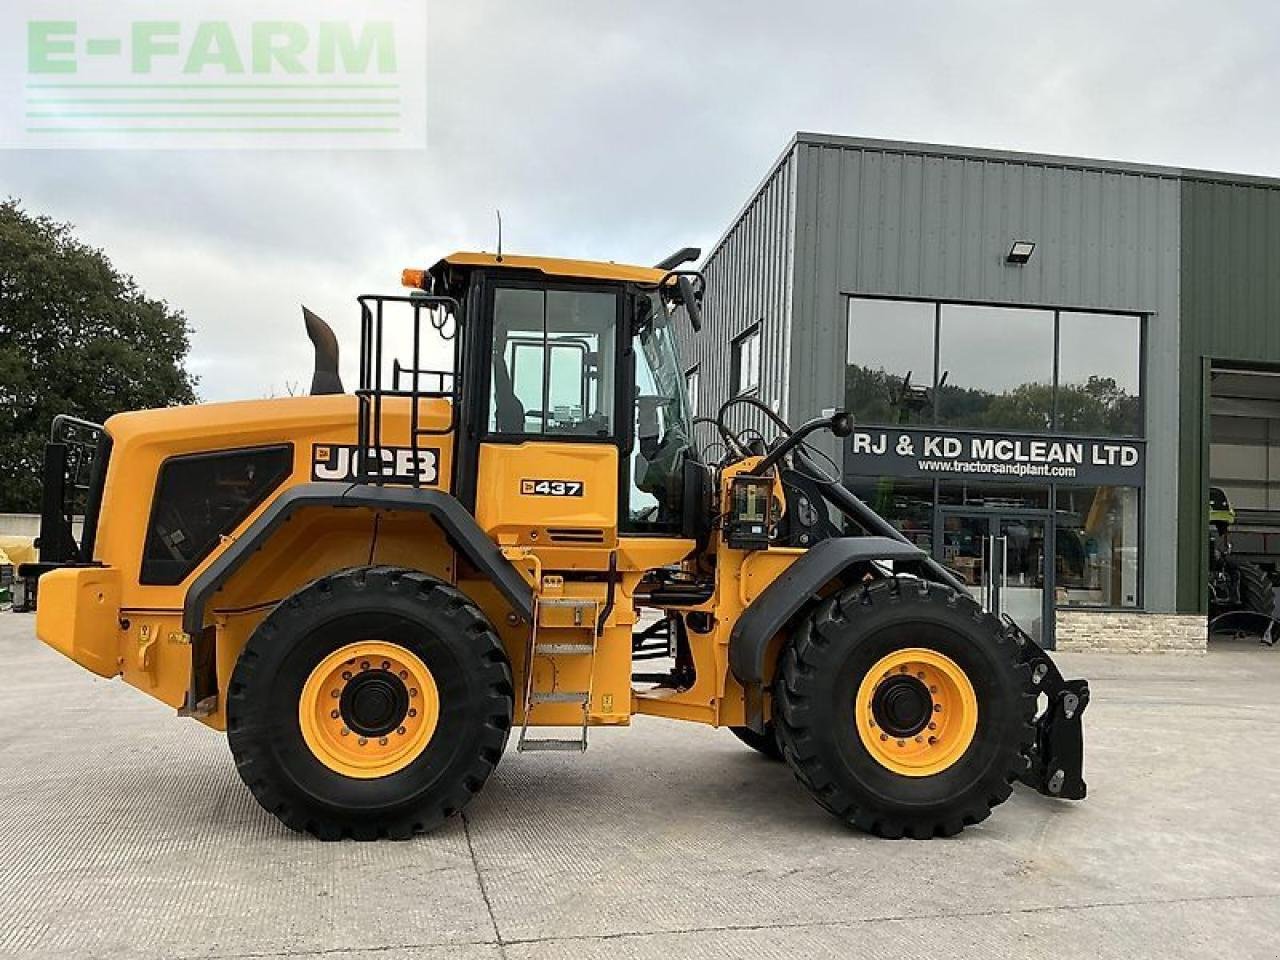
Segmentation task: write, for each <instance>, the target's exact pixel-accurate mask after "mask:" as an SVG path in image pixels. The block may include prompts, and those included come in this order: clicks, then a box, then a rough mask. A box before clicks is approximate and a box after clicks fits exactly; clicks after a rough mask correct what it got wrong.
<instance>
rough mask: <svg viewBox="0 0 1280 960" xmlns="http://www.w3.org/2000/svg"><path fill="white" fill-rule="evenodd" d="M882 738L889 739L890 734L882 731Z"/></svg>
mask: <svg viewBox="0 0 1280 960" xmlns="http://www.w3.org/2000/svg"><path fill="white" fill-rule="evenodd" d="M880 739H881V740H888V739H889V735H888V734H887V733H882V734H880Z"/></svg>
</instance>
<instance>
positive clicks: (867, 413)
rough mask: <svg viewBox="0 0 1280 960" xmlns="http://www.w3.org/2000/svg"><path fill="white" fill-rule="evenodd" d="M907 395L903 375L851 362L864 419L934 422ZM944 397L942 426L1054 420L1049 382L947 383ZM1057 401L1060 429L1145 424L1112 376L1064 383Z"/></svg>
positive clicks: (852, 386)
mask: <svg viewBox="0 0 1280 960" xmlns="http://www.w3.org/2000/svg"><path fill="white" fill-rule="evenodd" d="M902 396H903V390H902V378H901V377H900V376H895V375H894V374H891V373H887V372H886V371H884V370H873V369H871V368H870V367H863V366H859V365H858V364H849V366H848V367H847V368H846V373H845V406H846V408H847V409H849V410H852V411H853V412H854V415H855V416H856V417H857V418H858V420H859V421H861V422H863V423H880V424H887V425H895V424H901V425H904V426H905V425H909V424H933V423H935V421H934V418H933V408H932V406H931V405H925V406H922V407H918V408H910V407H906V406H904V405H903V403H902V399H901V398H902ZM939 400H940V403H939V407H940V410H941V414H940V416H939V418H938V420H937V421H936V423H937V425H938V426H954V427H965V428H969V429H974V430H1028V431H1034V432H1042V431H1046V430H1049V429H1051V428H1052V426H1053V410H1054V389H1053V384H1050V383H1023V384H1019V385H1018V386H1016V387H1013V388H1011V389H1009V390H1006V391H1004V392H1002V393H995V392H993V391H990V390H981V389H976V388H972V387H958V386H954V385H952V384H944V385H943V387H942V391H941V396H940V397H939ZM1057 406H1058V422H1057V427H1056V432H1059V433H1074V434H1083V435H1095V436H1112V435H1117V434H1119V435H1125V434H1132V433H1134V432H1135V431H1136V430H1138V428H1139V427H1140V426H1141V424H1140V423H1139V414H1140V412H1141V406H1140V403H1139V400H1138V398H1137V397H1135V396H1133V395H1131V394H1130V393H1128V392H1127V391H1126V390H1125V389H1124V388H1123V387H1120V386H1119V385H1118V384H1117V383H1116V381H1115V380H1114V379H1113V378H1111V377H1098V376H1090V377H1089V378H1088V379H1087V380H1085V381H1084V382H1083V383H1063V384H1060V385H1059V386H1058V390H1057Z"/></svg>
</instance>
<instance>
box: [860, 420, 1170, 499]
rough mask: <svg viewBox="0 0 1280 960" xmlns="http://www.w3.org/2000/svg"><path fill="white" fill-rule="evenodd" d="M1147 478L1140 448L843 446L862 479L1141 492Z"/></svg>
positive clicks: (873, 442) (894, 441)
mask: <svg viewBox="0 0 1280 960" xmlns="http://www.w3.org/2000/svg"><path fill="white" fill-rule="evenodd" d="M1145 472H1146V445H1145V444H1144V443H1143V442H1142V441H1141V440H1117V439H1098V438H1091V437H1061V436H1058V437H1051V436H1041V435H1032V434H1012V433H985V432H984V433H978V432H974V431H964V430H927V429H914V428H893V427H859V428H858V429H856V430H854V432H853V434H852V435H851V436H850V437H849V438H848V440H847V441H846V442H845V473H847V474H854V475H858V476H889V477H910V478H917V479H929V478H932V477H939V478H941V479H962V480H984V479H989V480H1039V481H1048V482H1052V481H1059V482H1068V483H1092V484H1106V485H1112V486H1141V485H1142V482H1143V478H1144V476H1145Z"/></svg>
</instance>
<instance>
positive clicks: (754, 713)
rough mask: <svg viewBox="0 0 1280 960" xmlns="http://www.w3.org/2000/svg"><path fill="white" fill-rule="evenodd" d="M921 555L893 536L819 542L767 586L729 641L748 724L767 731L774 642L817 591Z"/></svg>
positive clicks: (734, 628) (914, 559) (761, 731)
mask: <svg viewBox="0 0 1280 960" xmlns="http://www.w3.org/2000/svg"><path fill="white" fill-rule="evenodd" d="M924 556H925V555H924V553H923V551H921V550H920V548H919V547H917V546H915V545H914V544H911V543H904V542H902V541H898V540H894V539H891V538H889V537H835V538H832V539H830V540H822V541H819V542H818V543H817V544H816V545H814V546H813V547H811V548H810V549H809V550H808V551H807V552H806V553H805V554H804V555H803V556H802V557H800V559H798V560H797V561H796V562H795V563H793V564H792V565H791V566H790V567H788V568H787V570H786V571H785V572H784V573H783V574H782V575H781V576H779V577H778V579H777V580H775V581H773V583H771V584H769V586H768V587H766V588H765V589H764V592H763V593H761V594H760V596H759V597H757V598H756V599H755V600H754V601H753V602H752V603H751V606H749V607H747V609H746V611H744V612H743V614H742V616H741V617H739V618H738V622H737V623H736V624H734V627H733V632H732V634H730V637H729V668H730V669H731V670H732V671H733V675H734V677H735V678H736V679H737V680H738V682H739V683H741V684H742V687H743V690H745V691H746V725H747V726H748V727H749V728H751V729H752V730H754V731H755V732H756V733H759V734H763V733H764V726H765V722H764V680H765V673H766V670H767V668H768V663H767V662H766V660H767V654H768V647H769V643H770V641H772V640H773V638H774V637H775V636H777V634H778V632H779V631H780V630H782V629H783V628H784V627H785V626H786V625H787V624H788V623H790V622H791V620H792V619H793V618H794V617H795V616H796V614H798V613H799V612H800V611H801V610H802V609H803V608H804V607H806V606H807V605H808V604H809V603H810V602H811V601H812V600H813V599H814V598H815V597H817V596H818V592H819V591H820V590H821V589H822V588H823V587H824V586H825V585H826V584H828V583H830V582H831V581H832V580H834V579H836V578H837V577H840V576H841V575H842V574H844V572H845V571H846V570H848V569H850V568H851V567H856V566H858V565H863V566H865V565H867V564H870V563H872V562H873V561H877V560H880V561H887V560H897V561H907V562H912V563H918V562H920V561H921V560H922V559H923V558H924Z"/></svg>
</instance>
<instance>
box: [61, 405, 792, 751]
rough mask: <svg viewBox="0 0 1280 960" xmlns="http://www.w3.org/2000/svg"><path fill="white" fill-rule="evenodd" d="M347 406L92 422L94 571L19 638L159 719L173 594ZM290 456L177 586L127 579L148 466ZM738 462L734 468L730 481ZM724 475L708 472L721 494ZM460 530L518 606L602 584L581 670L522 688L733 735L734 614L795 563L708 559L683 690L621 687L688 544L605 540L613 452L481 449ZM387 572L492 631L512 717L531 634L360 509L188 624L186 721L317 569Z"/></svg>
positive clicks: (344, 513)
mask: <svg viewBox="0 0 1280 960" xmlns="http://www.w3.org/2000/svg"><path fill="white" fill-rule="evenodd" d="M408 402H409V401H408V400H406V399H403V398H401V399H399V400H388V401H387V403H386V407H385V413H384V441H383V442H384V444H386V445H406V444H407V443H408V422H409V407H408ZM419 403H420V417H421V420H422V423H423V425H424V426H435V427H437V428H439V429H441V430H445V429H447V426H448V424H449V423H450V410H449V401H447V400H444V399H423V400H420V401H419ZM356 422H357V400H356V398H355V397H352V396H346V395H339V396H317V397H293V398H280V399H272V400H260V401H248V402H241V403H225V404H210V405H205V406H197V407H180V408H174V409H166V410H153V411H145V412H139V413H129V414H122V415H120V416H117V417H113V418H112V419H111V420H109V421H108V423H107V424H106V427H107V430H108V432H109V433H110V435H111V437H112V439H113V448H112V453H111V457H110V461H109V466H108V471H107V475H106V482H105V488H104V492H103V509H102V515H101V521H100V524H99V529H98V535H97V539H96V543H95V559H96V560H98V561H100V562H101V563H102V564H104V566H102V567H96V568H65V569H58V570H54V571H51V572H49V573H47V574H45V575H44V577H42V579H41V581H40V603H39V605H38V611H37V624H36V628H37V632H38V634H39V636H40V638H41V639H42V640H44V642H46V643H47V644H49V645H50V646H52V647H54V648H55V649H57V650H59V651H61V652H62V653H64V654H66V655H67V656H68V657H70V658H71V659H73V660H75V661H76V662H77V663H79V664H81V665H82V666H84V667H85V668H87V669H89V670H91V671H93V672H94V673H96V674H98V675H100V676H106V677H110V676H122V677H123V678H124V680H125V681H126V682H128V683H130V684H132V685H134V686H135V687H138V688H139V689H141V690H143V691H145V692H147V693H149V694H150V695H152V696H153V697H155V698H157V699H159V700H161V701H163V702H164V703H167V704H168V705H170V706H172V707H174V708H183V707H187V708H188V710H189V708H190V707H191V705H190V704H187V703H186V702H185V701H186V699H187V693H188V688H189V685H190V681H191V671H192V667H191V646H190V638H189V637H187V636H186V634H184V633H183V630H182V608H183V602H184V599H185V597H186V593H187V591H188V589H189V587H190V585H191V583H192V582H193V581H194V580H195V579H196V578H197V577H198V576H199V575H200V573H201V572H202V571H203V570H204V569H205V568H206V567H207V566H208V565H209V564H210V563H212V562H213V560H214V559H215V558H216V557H217V556H218V555H219V554H220V553H221V552H222V550H223V549H225V547H226V546H227V545H228V544H230V543H232V542H234V541H235V539H236V538H237V537H238V536H240V535H241V534H242V533H243V531H244V530H245V529H246V528H247V527H248V526H249V524H251V523H252V522H253V520H254V519H256V517H257V516H258V515H259V514H261V512H262V511H263V510H265V509H266V507H267V505H268V504H269V503H270V502H271V501H272V500H273V499H274V498H275V497H276V496H279V494H280V493H281V492H283V491H284V490H285V489H287V488H288V487H290V486H293V485H295V484H299V483H309V482H312V457H313V449H312V448H313V446H314V445H328V444H338V445H354V444H355V442H356ZM283 442H288V443H291V444H292V445H293V469H292V473H291V474H290V475H289V476H288V478H287V479H286V480H285V481H284V483H283V485H282V486H281V487H279V488H277V489H276V490H275V491H274V492H273V493H272V494H271V496H269V497H268V498H267V499H266V500H265V501H264V503H263V504H262V505H261V506H259V508H258V509H257V510H255V511H254V512H253V513H252V514H250V515H249V516H248V517H247V518H246V519H245V520H244V521H243V522H242V523H241V524H240V525H239V527H238V528H237V529H236V530H235V531H234V532H232V533H231V534H230V535H229V536H227V537H224V538H223V540H222V542H221V543H220V544H219V545H218V546H217V547H216V548H215V549H214V550H213V552H212V553H211V554H210V555H209V556H208V557H206V558H205V559H204V561H203V562H201V563H200V564H199V565H198V566H197V567H196V568H195V569H194V570H193V571H192V572H191V574H190V575H189V576H188V577H187V578H186V579H185V580H184V581H183V582H182V583H180V584H177V585H174V586H158V585H147V584H143V583H141V582H139V580H140V565H141V561H142V556H143V548H144V542H145V538H146V531H147V526H148V522H149V517H150V509H151V500H152V492H153V490H154V488H155V485H156V481H157V475H158V473H159V471H160V467H161V465H162V464H163V462H164V461H165V460H166V459H167V458H169V457H173V456H178V455H181V454H188V453H193V452H205V451H214V450H220V449H235V448H244V447H251V446H254V445H267V444H280V443H283ZM424 443H429V445H430V446H432V447H435V448H436V449H438V451H439V458H440V460H439V470H438V474H439V479H438V488H439V489H441V490H444V491H448V490H449V484H450V476H451V467H452V442H451V437H450V436H449V435H447V434H446V435H441V436H438V437H433V438H430V440H429V441H424ZM749 463H750V462H748V463H747V464H744V465H743V466H742V467H741V468H739V469H745V468H746V467H747V466H749ZM736 472H737V470H730V471H727V472H726V476H725V478H724V480H725V482H726V483H727V482H728V480H729V478H730V477H731V476H732V475H733V474H734V473H736ZM530 477H537V478H540V479H543V480H552V481H554V480H557V479H564V480H569V479H577V480H585V481H586V488H587V490H588V493H587V494H586V495H585V496H583V497H581V498H568V499H567V498H559V499H557V498H548V497H544V496H538V495H536V494H529V493H528V492H526V491H523V490H522V488H521V481H522V480H524V479H526V478H530ZM477 480H478V496H477V502H478V504H479V507H478V509H477V520H478V522H479V524H480V526H481V528H482V529H484V530H485V531H486V532H487V533H488V534H489V535H490V536H491V537H492V539H493V540H494V541H495V542H496V543H497V544H498V545H499V546H500V547H501V548H502V549H503V551H504V553H505V554H506V555H507V557H508V558H509V559H510V560H512V561H513V562H514V563H515V565H516V567H517V569H519V570H520V571H521V572H522V573H523V574H524V576H525V577H526V578H527V579H528V581H529V582H530V584H531V585H532V587H533V589H534V593H535V597H536V598H544V597H548V598H551V597H553V598H557V599H564V598H570V599H572V598H577V599H583V600H590V601H593V602H594V603H595V607H596V609H599V610H604V609H605V608H606V606H607V600H608V597H607V592H608V591H607V586H606V584H605V583H604V582H601V578H597V579H596V580H594V581H590V580H575V579H573V575H574V573H575V572H578V571H581V572H583V573H601V572H604V571H607V570H609V569H610V563H611V559H612V564H613V567H614V569H616V572H617V584H616V587H615V590H616V595H615V597H614V603H613V607H612V610H611V612H610V613H609V615H608V617H607V618H606V620H605V622H604V628H603V630H602V632H601V635H600V637H599V639H598V641H597V643H596V653H595V656H594V657H593V658H583V657H557V656H542V655H541V654H540V655H539V656H538V657H536V658H535V660H534V662H533V664H532V669H533V671H534V677H535V683H536V685H537V688H538V689H540V690H543V689H548V690H554V689H564V690H572V689H587V688H588V681H589V688H590V689H591V691H592V697H591V703H590V710H589V720H590V722H591V723H592V724H596V725H601V724H605V725H609V724H613V725H616V724H627V723H629V722H630V718H631V716H632V715H633V714H635V713H646V714H653V715H659V716H667V717H674V718H680V719H686V720H697V721H700V722H703V723H710V724H735V725H736V724H741V723H742V722H743V691H742V688H741V686H740V685H739V684H738V683H737V681H736V680H734V679H733V677H732V676H731V674H730V671H729V668H728V644H729V635H730V632H731V630H732V628H733V625H734V623H735V622H736V621H737V618H738V616H739V615H740V614H741V612H742V611H743V610H744V609H745V608H746V607H747V605H749V604H750V603H751V602H752V601H753V600H754V599H755V598H756V597H757V596H759V594H760V593H761V592H762V591H763V590H764V588H765V587H767V586H768V585H769V584H770V583H771V582H772V581H773V580H774V579H775V578H776V577H777V576H778V575H779V574H780V573H781V572H782V571H783V570H785V569H786V568H787V567H788V566H789V565H790V564H791V563H792V562H794V560H795V558H796V557H797V556H799V555H800V554H801V553H802V552H803V551H800V550H788V549H770V550H765V551H755V552H750V553H748V552H745V551H737V550H731V549H728V548H727V547H725V546H723V545H722V544H718V543H716V544H713V547H714V549H715V550H716V556H717V560H716V562H717V566H718V571H719V575H718V583H717V588H716V593H715V595H714V596H713V597H712V598H711V599H710V600H708V601H707V602H706V603H705V604H702V605H701V606H697V607H690V608H682V611H681V612H682V613H687V612H692V611H702V612H706V613H711V614H713V615H714V618H713V624H714V626H713V628H712V629H711V630H710V632H707V633H698V632H695V631H692V630H691V631H690V632H689V639H690V643H691V647H692V653H693V657H694V661H695V664H696V668H697V679H696V682H695V683H694V684H693V686H692V687H690V688H689V689H687V690H680V691H677V690H673V689H665V688H664V689H658V690H652V691H636V690H633V688H632V684H631V673H632V659H631V654H632V631H633V628H634V626H635V624H636V622H637V620H638V615H637V609H636V602H635V593H636V588H637V586H638V585H639V583H640V581H641V579H642V578H643V577H644V575H645V574H646V573H648V572H650V571H652V570H654V569H656V568H659V567H663V566H667V565H671V564H678V563H680V562H681V561H683V560H685V559H686V558H688V557H689V556H690V555H691V554H692V553H693V552H694V543H693V542H692V541H690V540H683V539H680V538H672V537H638V536H620V535H619V532H618V508H617V504H618V482H619V464H618V451H617V448H616V447H613V446H610V445H604V444H600V445H592V444H582V443H555V442H550V441H546V442H536V443H525V444H486V445H483V446H482V447H481V456H480V468H479V476H478V478H477ZM370 563H374V564H392V565H397V566H405V567H410V568H414V569H418V570H421V571H423V572H426V573H429V574H432V575H434V576H437V577H440V578H441V579H443V580H445V581H446V582H449V583H452V584H454V585H456V586H457V587H459V588H460V589H462V590H463V591H464V592H465V593H467V594H468V595H469V596H470V597H471V598H472V599H473V600H474V601H475V602H476V603H477V604H478V605H479V606H480V607H481V609H482V610H484V611H485V613H486V615H487V616H488V618H489V619H490V621H491V622H492V623H493V624H494V625H495V627H496V628H497V630H498V632H499V635H500V636H501V638H502V640H503V643H504V646H505V647H506V651H507V654H508V656H509V658H510V660H511V664H512V669H513V672H514V675H515V676H516V678H517V691H516V710H517V712H519V711H520V710H521V709H522V707H523V704H522V699H523V689H524V684H523V682H521V681H522V679H523V678H524V677H525V676H526V670H528V669H529V668H530V665H529V664H528V663H527V662H526V661H527V660H528V650H529V646H530V644H529V639H530V630H531V625H530V624H529V623H526V622H524V621H522V620H520V619H519V618H517V617H516V616H515V615H514V614H513V612H512V611H511V609H510V607H509V605H508V604H507V602H506V601H505V600H504V599H503V598H502V597H501V595H500V594H499V592H498V591H497V590H496V588H495V587H494V586H493V585H492V584H491V583H490V582H489V581H488V580H487V579H485V578H484V577H483V576H480V575H477V574H474V573H468V572H464V571H463V570H460V569H459V566H458V564H457V563H456V558H455V555H454V551H453V549H452V548H451V546H450V545H449V543H448V542H447V541H446V539H445V538H444V536H443V535H442V533H441V532H440V530H439V529H438V528H437V527H436V525H435V524H434V523H433V522H432V521H431V520H430V519H429V518H427V517H425V516H422V515H418V514H413V513H409V512H404V511H401V512H381V513H380V514H377V513H375V511H373V510H370V509H344V510H331V509H325V508H318V507H317V508H306V509H304V510H301V511H299V512H298V513H296V514H295V515H294V517H293V519H292V520H291V521H290V522H289V523H287V524H284V525H283V526H282V527H281V528H280V529H279V530H278V531H277V532H276V533H275V535H274V536H273V538H272V539H271V540H270V541H269V543H268V544H267V546H266V547H265V548H264V549H262V550H260V551H258V552H257V553H255V554H254V555H253V556H252V558H251V559H249V560H248V562H247V563H245V565H244V566H243V567H242V568H241V569H240V570H239V571H238V572H237V573H236V574H235V575H234V576H233V577H232V578H231V579H230V580H229V581H228V582H227V583H226V584H225V586H224V587H223V588H222V590H220V591H219V592H218V594H217V595H216V596H215V598H214V600H213V602H212V603H211V605H210V608H209V610H207V611H206V623H207V629H211V630H212V631H213V632H214V636H215V639H216V642H215V651H216V673H217V678H218V684H219V695H218V697H217V700H216V704H215V705H214V706H213V708H212V710H211V712H207V713H206V712H200V713H197V714H196V715H197V716H199V718H200V719H201V720H202V721H203V722H205V723H207V724H209V725H210V726H213V727H215V728H218V729H223V728H225V723H226V716H225V713H224V710H225V703H226V684H227V682H228V679H229V678H230V676H231V673H232V670H233V668H234V666H235V662H236V659H237V657H238V656H239V654H240V651H241V650H242V649H243V647H244V645H245V643H246V642H247V640H248V638H249V637H250V635H251V634H252V633H253V631H254V629H255V628H256V627H257V626H258V624H259V623H260V622H261V621H262V620H263V618H264V617H265V616H266V615H267V614H268V613H269V612H270V611H271V610H272V609H273V608H274V607H275V605H276V604H278V603H279V602H280V601H281V600H282V599H284V598H285V597H288V596H289V595H290V594H292V593H293V592H295V591H296V590H298V589H299V588H301V587H302V586H304V585H305V584H307V583H309V582H311V581H312V580H314V579H316V578H318V577H321V576H324V575H326V574H330V573H332V572H334V571H337V570H340V569H343V568H346V567H353V566H360V565H365V564H370ZM538 609H539V613H538V615H537V618H538V620H539V624H538V629H539V631H540V639H541V640H547V639H556V638H560V637H562V638H566V639H571V637H572V634H573V631H574V629H575V627H574V626H573V625H571V624H559V623H556V622H555V620H554V614H552V613H550V611H552V610H553V609H554V606H540V607H539V608H538ZM580 718H581V713H580V711H579V710H578V708H577V707H575V706H573V705H572V704H568V705H566V704H557V703H545V704H539V705H538V706H537V708H536V709H535V710H534V712H533V715H532V717H531V724H532V725H550V724H573V723H576V722H579V721H580Z"/></svg>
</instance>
